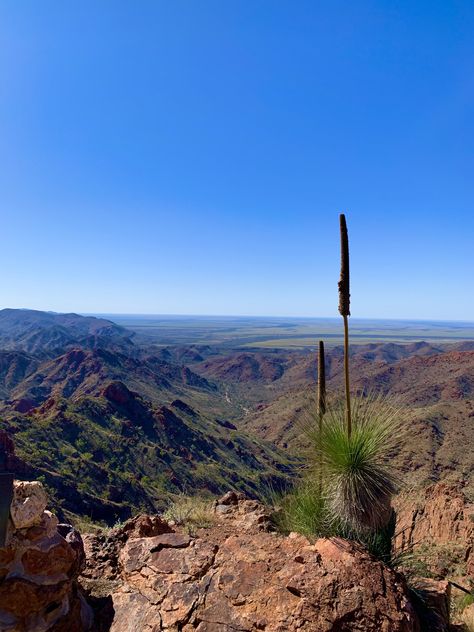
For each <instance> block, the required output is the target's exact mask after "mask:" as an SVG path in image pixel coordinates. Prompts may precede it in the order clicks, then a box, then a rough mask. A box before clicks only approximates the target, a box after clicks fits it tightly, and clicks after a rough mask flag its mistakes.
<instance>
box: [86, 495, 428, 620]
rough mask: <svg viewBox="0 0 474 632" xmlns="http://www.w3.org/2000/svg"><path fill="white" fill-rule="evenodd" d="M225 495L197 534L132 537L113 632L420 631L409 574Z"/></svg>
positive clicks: (123, 555)
mask: <svg viewBox="0 0 474 632" xmlns="http://www.w3.org/2000/svg"><path fill="white" fill-rule="evenodd" d="M219 504H220V505H221V506H227V507H230V508H231V510H230V511H229V512H228V513H224V514H220V513H218V512H216V522H215V523H214V524H213V526H211V527H210V528H207V529H200V530H199V531H198V533H197V534H196V535H193V536H189V535H188V534H185V533H181V532H179V531H176V532H174V533H163V534H160V535H156V536H152V537H138V538H128V539H127V541H126V542H125V543H124V544H123V548H122V549H121V550H119V551H118V557H117V563H118V573H117V577H118V576H120V586H119V587H117V588H116V589H115V591H114V592H113V594H112V601H113V612H114V615H113V621H112V623H111V627H110V631H111V632H132V631H134V632H135V631H137V632H139V631H142V630H143V631H149V632H151V631H155V630H156V631H158V630H163V631H164V630H168V631H170V632H171V631H176V632H177V631H178V630H181V631H182V632H192V631H193V630H195V631H196V630H197V631H198V632H236V630H239V631H240V632H253V631H255V632H257V631H258V630H264V631H265V632H291V631H293V630H294V631H296V630H300V631H301V632H336V631H337V632H344V631H349V630H352V631H355V632H357V631H359V632H418V630H419V626H418V620H417V617H416V615H415V613H414V610H413V608H412V605H411V602H410V599H409V597H408V591H407V588H406V585H405V582H404V580H403V578H402V576H400V575H399V574H397V573H395V572H394V571H392V570H391V569H389V568H387V567H386V566H384V565H383V564H382V563H381V562H378V561H376V560H375V559H374V558H372V557H371V556H370V555H369V554H368V553H366V552H365V551H364V550H362V549H361V548H360V547H357V546H356V545H354V544H353V543H349V542H346V541H344V540H324V539H321V540H318V541H317V542H315V543H314V544H312V543H310V542H309V541H308V540H307V539H306V538H304V537H302V536H300V535H297V534H295V535H294V536H293V537H291V538H288V537H284V536H281V535H278V534H275V533H271V532H269V531H268V530H265V528H264V527H265V525H266V511H265V509H264V508H263V507H262V506H261V505H259V504H258V503H255V502H254V501H248V500H241V499H237V503H235V502H234V499H233V497H232V500H231V503H230V504H228V505H224V504H223V503H218V505H217V506H219ZM262 516H263V517H264V519H263V520H262ZM95 554H96V556H97V557H98V556H100V555H101V550H100V548H96V550H95ZM92 563H94V561H88V567H89V566H90V565H91V564H92Z"/></svg>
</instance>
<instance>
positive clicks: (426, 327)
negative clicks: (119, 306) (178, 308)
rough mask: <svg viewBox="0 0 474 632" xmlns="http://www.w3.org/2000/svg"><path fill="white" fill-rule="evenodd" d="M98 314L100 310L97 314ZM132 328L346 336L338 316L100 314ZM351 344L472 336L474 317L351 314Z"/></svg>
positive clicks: (181, 335)
mask: <svg viewBox="0 0 474 632" xmlns="http://www.w3.org/2000/svg"><path fill="white" fill-rule="evenodd" d="M96 315H97V314H96ZM100 316H104V317H106V318H109V319H110V320H112V321H114V322H115V323H117V324H118V325H121V326H122V327H127V328H128V329H131V330H133V331H134V332H136V333H137V334H139V335H140V337H143V338H146V339H147V340H148V341H149V342H150V343H153V344H155V345H160V346H161V345H162V346H166V345H170V344H183V345H187V344H200V345H219V346H225V347H230V348H236V347H247V348H252V347H259V348H262V347H263V348H271V349H304V348H309V349H311V348H314V347H315V346H316V343H317V341H318V340H319V339H321V338H322V339H324V340H325V342H326V344H327V345H328V346H334V345H339V344H341V342H342V336H343V331H342V322H341V320H340V319H338V318H283V317H263V316H262V317H241V316H159V315H157V316H152V315H143V316H142V315H126V314H100ZM350 327H351V342H352V344H367V343H371V342H396V343H403V342H406V343H408V342H417V341H421V340H425V341H428V342H439V343H445V342H460V341H465V340H474V322H468V321H466V322H464V321H421V320H375V319H373V320H372V319H371V320H369V319H358V318H352V319H351V320H350Z"/></svg>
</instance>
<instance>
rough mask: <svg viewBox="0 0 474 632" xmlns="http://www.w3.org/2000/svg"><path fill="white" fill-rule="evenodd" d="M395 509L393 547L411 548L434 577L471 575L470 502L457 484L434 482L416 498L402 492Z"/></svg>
mask: <svg viewBox="0 0 474 632" xmlns="http://www.w3.org/2000/svg"><path fill="white" fill-rule="evenodd" d="M396 510H397V529H396V533H397V536H396V539H395V549H396V550H398V551H406V550H410V551H413V552H414V553H415V555H418V556H419V557H420V559H421V560H422V562H423V563H424V564H425V565H426V567H427V570H428V571H429V572H430V573H431V574H433V575H435V576H437V577H441V578H444V577H449V578H450V579H454V578H463V577H466V578H467V579H468V578H472V577H473V576H474V504H473V503H471V502H470V501H469V500H468V499H467V497H466V496H465V494H464V493H463V490H462V488H461V487H460V486H459V485H449V484H446V483H437V484H435V485H431V486H430V487H428V488H427V489H426V490H424V491H423V492H421V493H420V494H419V496H418V497H417V498H411V497H410V496H409V495H405V496H402V497H400V498H399V499H397V507H396ZM466 581H467V580H466Z"/></svg>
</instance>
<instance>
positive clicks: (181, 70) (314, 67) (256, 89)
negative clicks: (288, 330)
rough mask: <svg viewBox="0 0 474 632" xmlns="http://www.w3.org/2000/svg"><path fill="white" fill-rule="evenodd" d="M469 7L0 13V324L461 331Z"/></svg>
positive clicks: (470, 195)
mask: <svg viewBox="0 0 474 632" xmlns="http://www.w3.org/2000/svg"><path fill="white" fill-rule="evenodd" d="M473 33H474V3H473V2H472V0H466V1H457V0H451V1H449V2H446V0H442V1H438V0H430V1H424V0H417V2H413V0H406V1H405V0H404V1H397V0H378V1H376V0H373V1H369V0H347V1H340V0H327V1H319V0H225V1H222V0H199V1H198V0H167V1H162V0H141V1H140V2H135V1H133V0H128V1H123V0H103V1H101V2H96V1H95V0H80V1H79V0H71V1H70V2H62V1H61V0H56V1H54V2H53V1H51V0H42V2H37V0H22V1H21V2H18V1H17V0H2V2H1V3H0V208H1V216H0V217H1V222H0V271H1V274H0V307H28V308H34V309H46V310H54V311H75V312H81V313H82V312H87V313H94V312H96V313H129V314H131V313H150V314H222V315H224V314H232V315H280V316H321V317H328V316H337V305H338V297H337V280H338V275H339V219H338V215H339V213H340V212H344V213H345V214H346V217H347V222H348V227H349V240H350V250H351V293H352V305H351V307H352V314H353V316H356V317H360V318H364V317H372V318H410V319H418V318H419V319H431V320H433V319H457V320H474V291H473V278H474V248H473V243H474V240H473V236H474V212H473V211H474V177H473V175H474V73H473V68H474V37H473Z"/></svg>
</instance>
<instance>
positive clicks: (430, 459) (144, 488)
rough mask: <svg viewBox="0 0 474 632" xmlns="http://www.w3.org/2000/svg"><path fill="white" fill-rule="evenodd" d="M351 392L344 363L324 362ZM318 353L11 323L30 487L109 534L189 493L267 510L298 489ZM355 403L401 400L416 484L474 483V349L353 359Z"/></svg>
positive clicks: (362, 352)
mask: <svg viewBox="0 0 474 632" xmlns="http://www.w3.org/2000/svg"><path fill="white" fill-rule="evenodd" d="M326 369H327V376H328V391H329V394H330V397H331V398H333V399H337V397H338V394H340V393H341V392H342V380H343V353H342V348H341V347H338V346H336V347H333V348H332V349H330V350H329V352H328V353H327V366H326ZM316 375H317V364H316V358H315V354H314V352H312V351H311V350H308V349H303V350H287V349H273V350H268V349H258V348H256V349H248V348H245V347H239V346H237V347H236V348H234V349H229V345H228V344H226V345H225V346H219V345H218V344H216V345H199V344H192V345H182V344H176V345H166V346H159V345H156V344H150V343H149V342H147V341H145V342H144V341H143V340H141V339H140V336H134V335H133V332H131V331H129V330H128V329H127V328H125V327H120V326H118V325H116V324H114V323H113V322H111V321H109V320H107V319H103V318H94V317H90V316H79V315H77V314H64V315H63V314H51V313H45V312H36V311H33V310H12V309H8V310H2V311H0V419H1V427H3V428H6V429H7V430H8V432H9V433H10V434H11V436H12V437H13V438H14V441H15V445H16V448H17V454H18V456H19V459H20V463H21V466H20V470H21V471H20V472H18V475H19V476H24V477H30V478H31V477H35V478H40V480H43V481H44V482H45V484H46V485H47V487H48V488H49V491H50V493H51V494H52V496H53V498H54V500H55V503H56V505H55V508H56V510H57V511H59V513H60V514H61V513H63V514H64V515H66V516H69V517H71V516H74V515H75V516H78V515H80V516H82V517H88V518H91V519H93V520H96V521H97V520H102V521H105V522H108V523H111V522H114V521H115V520H117V519H123V518H126V517H128V516H129V515H131V514H132V513H134V512H136V511H139V510H143V511H153V510H157V509H161V508H163V507H164V506H165V505H166V504H167V502H168V500H169V498H170V497H172V496H173V495H176V494H182V493H184V494H190V493H201V494H217V493H220V492H223V491H226V490H227V489H229V488H233V489H238V490H243V491H246V493H247V494H249V495H250V496H253V497H262V496H265V495H268V494H271V493H273V492H274V490H275V489H279V488H283V487H286V486H287V485H289V484H290V483H291V481H292V480H293V479H294V476H296V474H297V471H298V467H299V465H298V464H299V459H300V457H301V454H302V451H303V450H305V449H307V448H308V444H307V441H306V438H305V434H304V432H303V427H304V425H305V424H307V423H308V420H309V423H311V420H312V419H313V418H314V411H315V385H316ZM351 376H352V388H353V391H354V392H379V393H390V394H391V395H392V396H396V397H397V398H398V400H399V402H400V405H401V406H403V409H404V418H405V419H406V420H407V421H406V423H405V428H404V430H403V433H402V436H401V437H400V441H399V444H400V448H399V450H398V452H397V454H395V455H394V461H395V462H396V463H397V464H398V466H399V468H400V469H401V470H402V471H403V472H405V473H406V475H407V477H408V478H409V479H410V483H411V484H419V485H424V484H426V483H427V482H430V481H436V480H439V479H440V478H443V479H446V478H447V479H453V480H460V479H462V480H465V481H468V485H469V484H471V483H469V481H470V479H471V478H472V471H473V469H474V456H473V455H472V454H471V451H469V450H466V449H465V447H464V446H466V445H472V443H471V442H472V441H473V440H474V424H473V418H474V409H473V406H472V394H473V390H474V350H473V345H472V343H470V342H458V343H456V344H449V345H448V344H432V343H426V342H414V343H409V344H395V343H382V342H381V343H373V344H360V345H354V346H352V347H351Z"/></svg>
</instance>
